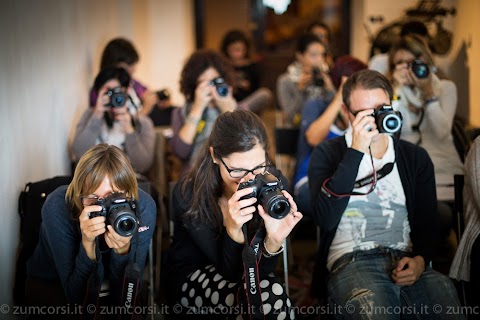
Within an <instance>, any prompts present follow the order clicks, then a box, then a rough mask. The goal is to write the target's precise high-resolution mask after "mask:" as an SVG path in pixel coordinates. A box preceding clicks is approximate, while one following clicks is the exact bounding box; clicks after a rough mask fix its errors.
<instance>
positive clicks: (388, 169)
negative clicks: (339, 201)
mask: <svg viewBox="0 0 480 320" xmlns="http://www.w3.org/2000/svg"><path fill="white" fill-rule="evenodd" d="M394 164H395V162H389V163H386V164H385V165H384V166H383V167H382V168H381V169H380V170H378V171H376V172H375V173H376V175H377V181H378V180H380V179H382V178H383V177H385V176H386V175H388V174H389V173H390V172H392V170H393V166H394ZM373 180H374V177H373V174H370V175H368V176H366V177H365V178H362V179H360V180H357V181H355V184H354V185H353V187H354V188H361V187H364V186H366V185H368V184H371V183H372V182H373ZM352 194H355V193H354V192H352Z"/></svg>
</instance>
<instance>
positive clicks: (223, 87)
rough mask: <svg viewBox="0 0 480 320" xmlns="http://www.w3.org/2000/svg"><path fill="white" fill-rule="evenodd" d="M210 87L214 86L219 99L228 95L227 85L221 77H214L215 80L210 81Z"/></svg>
mask: <svg viewBox="0 0 480 320" xmlns="http://www.w3.org/2000/svg"><path fill="white" fill-rule="evenodd" d="M210 85H211V86H214V87H215V88H216V89H217V92H218V95H219V96H220V97H226V96H227V95H228V84H227V83H226V82H225V79H223V78H222V77H216V78H215V79H213V80H212V81H210Z"/></svg>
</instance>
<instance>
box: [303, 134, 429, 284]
mask: <svg viewBox="0 0 480 320" xmlns="http://www.w3.org/2000/svg"><path fill="white" fill-rule="evenodd" d="M362 157H363V153H362V152H359V151H357V150H354V149H352V148H348V147H347V144H346V142H345V137H343V136H342V137H338V138H335V139H331V140H327V141H325V142H323V143H321V144H319V145H318V146H317V147H316V148H315V150H314V151H313V153H312V158H311V160H310V166H309V169H308V181H309V184H310V193H311V198H312V202H313V203H312V205H313V207H314V216H313V219H314V221H315V222H316V223H317V224H318V225H319V226H320V233H321V239H320V248H319V252H318V259H317V272H316V273H317V276H320V279H322V280H323V281H325V280H326V275H327V273H328V271H327V269H326V263H327V257H328V252H329V248H330V245H331V243H332V241H333V238H334V236H335V232H336V230H337V227H338V224H339V223H340V219H341V218H342V215H343V213H344V211H345V209H346V207H347V204H348V201H349V199H350V197H341V198H338V197H334V196H332V197H328V196H327V195H326V194H325V193H323V192H322V191H321V187H322V185H323V183H324V181H325V180H326V179H328V178H331V179H330V180H329V181H328V183H327V187H328V189H329V190H331V191H333V192H335V193H336V194H348V193H350V192H352V190H353V186H354V183H355V179H356V176H357V173H358V167H359V165H360V162H361V160H362ZM395 161H396V164H397V167H398V173H399V175H400V179H401V181H402V186H403V190H404V192H405V198H406V206H407V211H408V220H409V223H410V228H411V232H410V239H411V241H412V244H413V254H414V255H421V256H422V257H423V258H424V260H425V264H426V265H427V264H429V262H430V261H431V255H432V252H433V250H434V248H435V247H436V242H437V241H436V240H437V238H436V235H437V224H438V216H437V195H436V190H435V176H434V171H433V164H432V161H431V160H430V157H429V156H428V154H427V152H426V151H425V150H424V149H423V148H421V147H418V146H415V145H413V144H411V143H409V142H406V141H403V140H398V141H396V142H395ZM318 272H320V274H318ZM325 288H326V286H325V287H324V288H323V289H325ZM317 289H318V288H312V290H317Z"/></svg>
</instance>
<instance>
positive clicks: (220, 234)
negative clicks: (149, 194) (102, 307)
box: [167, 169, 288, 301]
mask: <svg viewBox="0 0 480 320" xmlns="http://www.w3.org/2000/svg"><path fill="white" fill-rule="evenodd" d="M270 173H272V174H273V175H275V176H276V177H279V178H280V180H282V182H283V184H284V186H285V189H286V190H287V188H288V186H287V185H286V179H285V177H283V176H282V175H281V173H280V172H279V171H278V170H276V169H272V170H270ZM182 182H183V180H180V181H179V182H177V184H176V185H175V188H174V190H173V199H172V201H173V208H174V217H173V219H174V234H173V242H172V245H171V247H170V250H169V254H168V258H167V268H168V270H169V272H168V274H169V276H168V280H167V281H168V287H169V291H168V292H170V293H171V294H172V296H169V298H172V299H175V300H178V299H177V298H178V297H179V294H180V289H181V287H182V285H183V283H184V282H185V281H186V278H187V276H188V274H190V273H191V272H193V271H196V270H198V269H203V268H204V267H206V266H207V265H214V266H215V269H216V272H218V273H219V274H220V275H222V276H223V277H224V278H225V279H226V280H229V281H232V282H239V281H241V279H242V276H243V262H242V250H243V248H244V246H245V245H244V244H240V243H237V242H235V241H234V240H232V239H231V238H230V236H229V235H228V233H227V231H226V229H225V228H224V227H223V228H222V230H218V229H217V228H215V227H214V226H212V225H205V224H201V225H199V226H196V227H195V226H193V225H192V223H191V222H189V221H188V220H186V219H185V213H186V211H187V209H188V208H189V204H190V201H191V197H192V191H193V190H192V185H193V184H192V183H189V184H188V185H187V190H186V192H185V195H184V196H182V193H181V185H182ZM218 210H220V207H219V208H218ZM222 219H223V217H222ZM277 257H278V256H275V257H270V258H266V257H264V256H262V257H261V260H260V264H259V272H260V277H264V276H266V275H267V274H269V273H271V272H273V271H274V269H275V267H276V264H277ZM172 301H173V300H172Z"/></svg>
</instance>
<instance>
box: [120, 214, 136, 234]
mask: <svg viewBox="0 0 480 320" xmlns="http://www.w3.org/2000/svg"><path fill="white" fill-rule="evenodd" d="M135 225H136V221H135V220H133V219H132V218H131V217H124V218H123V219H120V221H119V222H118V224H117V229H118V230H119V231H120V232H117V233H118V234H120V233H123V234H131V233H132V232H133V231H134V230H135Z"/></svg>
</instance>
